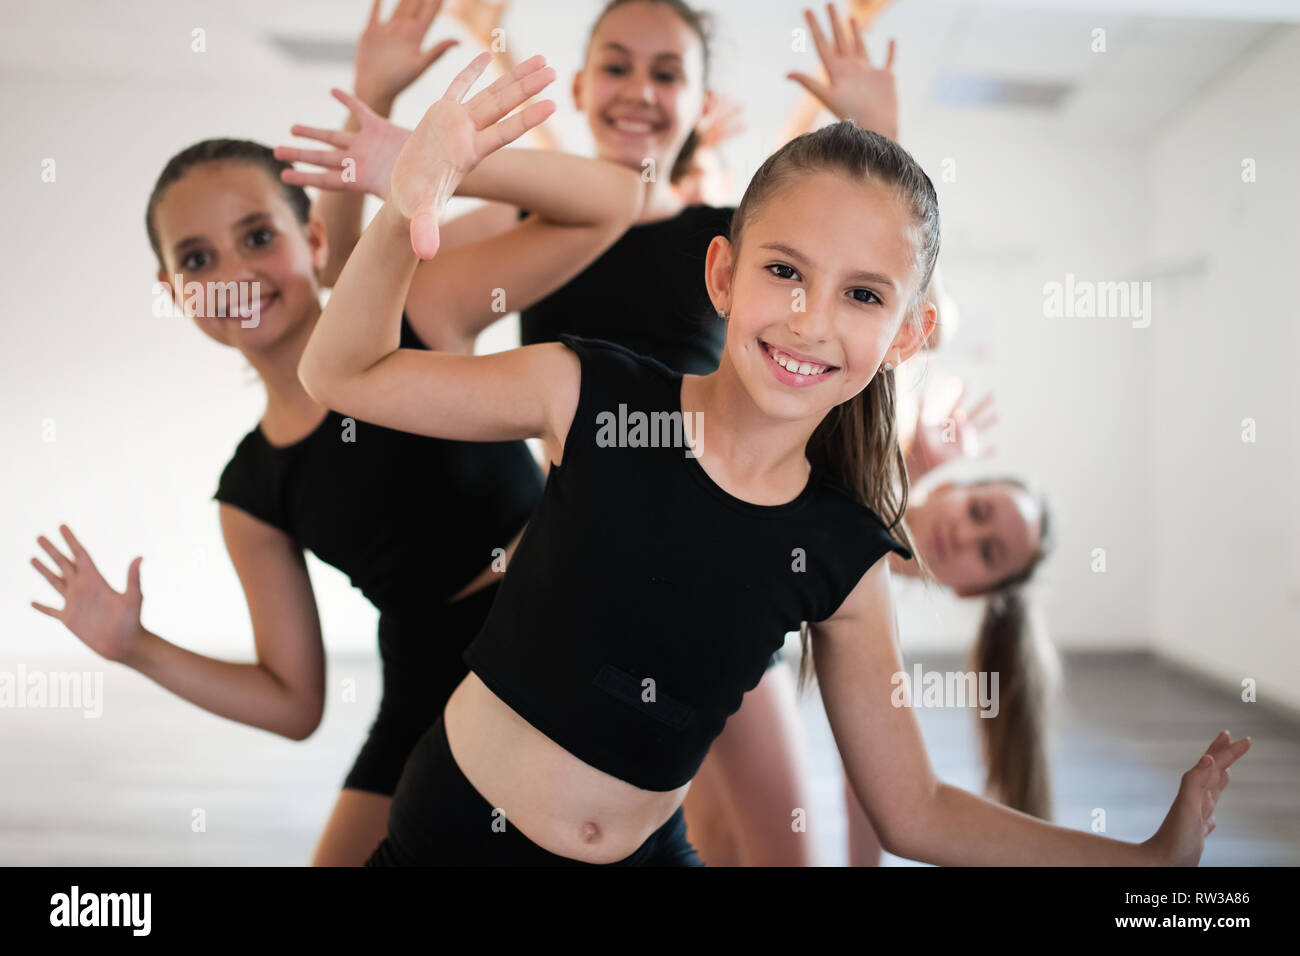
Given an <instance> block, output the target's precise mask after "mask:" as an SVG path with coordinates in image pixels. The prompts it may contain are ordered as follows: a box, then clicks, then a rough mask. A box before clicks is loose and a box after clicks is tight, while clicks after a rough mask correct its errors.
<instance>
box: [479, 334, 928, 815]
mask: <svg viewBox="0 0 1300 956" xmlns="http://www.w3.org/2000/svg"><path fill="white" fill-rule="evenodd" d="M561 341H563V342H564V343H565V344H566V345H568V346H569V347H570V348H571V349H573V351H574V352H576V353H577V355H578V357H579V359H580V362H581V370H582V372H581V374H582V380H581V387H580V391H579V398H578V407H577V411H576V413H575V415H574V419H573V424H572V427H571V428H570V430H569V433H568V436H567V437H566V439H565V446H564V453H563V458H562V460H561V463H560V465H555V466H552V468H551V471H550V474H549V476H548V478H547V484H546V490H545V493H544V495H543V497H542V501H541V504H540V505H538V507H537V510H536V512H535V513H534V514H533V517H532V519H531V520H530V522H529V525H528V528H527V530H526V531H525V532H524V536H523V539H522V541H521V542H520V544H519V548H518V550H517V551H516V553H515V555H514V558H513V560H512V562H511V567H510V573H509V574H507V575H506V576H505V579H504V580H503V581H502V583H501V590H500V592H499V594H498V595H497V598H496V601H495V602H494V603H493V606H492V610H491V611H490V612H489V614H488V619H487V623H486V624H484V626H483V630H482V631H481V632H480V633H479V635H478V636H477V637H476V638H475V639H474V641H473V642H472V643H471V644H470V646H469V648H468V649H467V650H466V652H465V661H466V663H467V664H468V665H469V667H470V669H471V670H472V671H473V672H474V673H475V674H476V675H478V677H479V678H480V679H481V680H482V681H483V682H484V683H485V684H486V685H487V686H488V688H489V689H491V690H492V691H493V693H495V694H496V695H497V696H498V697H500V698H501V699H502V700H503V701H504V702H505V703H506V704H507V705H508V706H509V707H511V708H512V709H513V710H514V711H516V712H517V713H518V714H520V715H521V716H522V717H523V718H524V719H525V720H527V721H528V722H529V723H530V724H532V725H533V726H534V727H536V728H537V729H538V730H540V731H541V732H542V733H544V734H545V735H546V736H548V737H550V738H551V739H552V740H553V741H555V742H556V743H557V744H559V745H560V746H561V747H563V748H564V749H565V750H567V751H569V752H570V753H572V754H573V755H575V756H576V757H578V758H579V759H581V760H582V761H584V762H585V763H588V764H590V765H591V766H593V767H596V768H597V769H600V770H603V771H604V772H606V773H609V774H611V775H613V776H616V777H618V778H620V779H622V780H625V781H627V782H629V783H631V784H633V785H635V786H637V787H641V788H642V789H645V790H656V791H667V790H674V789H676V788H678V787H680V786H682V785H683V784H685V783H686V782H687V781H689V780H690V779H691V777H692V776H693V775H694V774H695V772H696V770H698V769H699V766H700V763H701V762H702V761H703V760H704V756H705V754H706V753H707V751H708V749H709V745H710V744H711V743H712V741H713V740H714V738H716V737H717V735H718V734H719V733H721V731H722V727H723V724H724V723H725V721H726V719H727V717H728V716H729V715H730V714H732V713H734V712H735V711H736V710H737V709H738V708H739V707H740V703H741V698H742V696H743V695H744V693H745V692H746V691H747V690H749V689H751V688H753V687H754V686H755V685H756V684H757V683H758V681H759V679H760V678H761V677H762V675H763V670H764V668H765V666H766V665H767V662H768V658H769V656H770V655H771V653H772V651H773V650H774V649H776V648H777V647H779V646H780V645H781V643H782V641H783V639H784V636H785V634H786V633H787V632H789V631H792V630H798V628H799V625H800V622H802V621H814V622H815V621H821V620H825V619H826V618H829V617H831V616H832V615H833V614H834V613H835V611H836V610H837V609H838V608H839V607H840V606H841V605H842V604H843V602H844V600H845V599H846V598H847V596H848V595H849V593H850V591H852V589H853V588H854V586H855V585H856V584H857V583H858V581H859V580H860V579H861V578H862V576H863V575H864V574H865V573H866V572H867V571H868V570H869V569H870V568H871V567H872V566H873V565H874V564H875V563H876V562H877V561H879V560H880V558H881V557H883V556H884V555H885V553H886V552H888V551H895V552H897V553H898V554H901V555H903V556H904V557H905V558H908V559H910V558H911V556H912V555H911V552H910V551H908V549H907V548H905V547H904V546H903V545H902V544H900V543H899V542H898V541H897V540H896V539H895V538H894V537H892V536H891V535H890V534H889V531H888V529H887V528H886V527H885V525H884V524H883V522H882V521H881V520H880V518H879V517H877V516H876V514H875V513H874V512H873V511H871V509H869V508H867V507H865V506H864V505H862V504H860V503H859V502H858V501H857V500H856V499H855V498H854V497H853V496H852V495H851V494H850V493H849V492H848V491H847V490H846V489H845V488H843V487H842V486H840V485H839V484H838V483H836V482H835V481H834V480H833V479H832V478H831V477H830V476H829V475H826V474H824V473H823V472H822V471H821V470H820V469H818V468H814V469H813V472H812V476H811V478H810V479H809V481H808V483H807V486H806V487H805V488H804V490H803V492H802V493H801V494H800V495H799V496H798V497H796V498H795V499H794V500H793V501H790V502H788V503H786V504H782V505H775V506H761V505H755V504H751V503H748V502H745V501H741V500H740V499H737V498H735V497H733V496H731V495H730V494H728V493H727V492H726V491H724V490H723V489H722V488H720V487H719V486H718V485H717V484H715V483H714V482H713V480H712V479H711V478H710V477H709V476H708V474H707V473H706V472H705V471H704V469H703V467H702V466H701V465H700V463H699V461H697V460H696V459H695V458H694V457H691V456H688V455H687V454H686V446H685V445H684V444H683V443H682V442H681V441H680V439H679V440H678V443H677V444H676V445H673V444H672V441H671V439H672V438H673V437H674V435H673V434H670V433H669V432H665V431H664V430H663V429H664V428H665V427H666V426H665V425H664V424H663V423H664V422H668V423H669V424H671V422H672V416H673V414H674V413H675V414H676V416H677V422H678V423H680V422H681V404H680V402H681V384H682V376H681V375H680V374H679V373H676V372H674V371H672V370H670V369H668V368H667V367H665V366H663V365H661V364H660V363H658V362H656V361H654V360H653V359H648V358H645V357H643V356H639V355H636V354H634V353H633V352H630V351H628V350H627V349H624V348H622V347H621V346H618V345H614V344H611V343H607V342H595V341H589V340H585V339H582V338H578V337H575V336H569V335H563V336H561ZM638 411H640V412H642V413H644V414H645V415H646V416H647V420H648V423H650V427H649V430H648V431H647V429H646V428H645V426H644V425H643V427H642V429H641V431H640V433H638V432H637V431H636V421H637V419H636V413H637V412H638ZM656 415H660V416H663V418H661V419H656V418H654V416H656ZM656 422H657V423H658V425H659V428H658V429H657V430H656V427H655V424H654V423H656ZM705 424H706V427H705V428H704V429H703V432H702V436H701V437H702V440H703V442H704V447H705V448H707V445H708V429H707V423H705ZM677 434H680V430H679V432H678V433H677ZM638 436H639V437H638ZM651 436H654V438H651ZM611 441H613V442H614V444H611ZM638 441H641V442H643V443H649V442H650V441H654V442H655V444H656V445H657V446H658V447H644V446H637V447H634V443H636V442H638ZM619 442H624V444H619ZM866 637H867V635H864V639H865V638H866Z"/></svg>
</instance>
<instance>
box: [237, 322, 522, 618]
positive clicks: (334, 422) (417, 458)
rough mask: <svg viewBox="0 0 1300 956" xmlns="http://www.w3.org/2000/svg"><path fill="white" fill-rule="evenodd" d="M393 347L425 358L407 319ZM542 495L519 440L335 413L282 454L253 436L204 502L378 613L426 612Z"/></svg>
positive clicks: (474, 569)
mask: <svg viewBox="0 0 1300 956" xmlns="http://www.w3.org/2000/svg"><path fill="white" fill-rule="evenodd" d="M401 346H402V348H419V349H422V348H425V345H424V344H423V343H422V342H421V341H420V339H419V338H418V337H417V336H416V334H415V331H414V330H413V329H412V328H411V326H410V323H409V322H408V321H407V320H406V317H405V316H403V317H402V339H401ZM348 423H352V424H350V425H349V424H348ZM541 492H542V477H541V471H540V469H539V468H538V467H537V463H536V460H535V459H534V458H533V456H532V454H531V453H530V452H529V450H528V447H527V446H526V445H525V444H524V443H523V442H522V441H514V442H455V441H444V440H442V439H439V438H428V437H425V436H423V435H413V434H410V433H408V432H401V431H394V430H392V429H389V428H384V427H382V426H379V425H373V424H370V423H368V422H362V421H356V420H354V419H351V418H345V417H344V416H343V415H340V414H339V413H338V412H336V411H334V410H332V409H331V410H330V411H329V412H328V413H327V414H326V416H325V419H324V421H322V422H321V424H320V425H319V426H318V427H317V428H316V430H315V431H313V432H312V433H311V434H310V435H308V436H307V437H306V438H303V439H302V440H301V441H298V442H295V443H294V444H292V445H289V446H288V447H275V446H273V445H271V444H269V443H268V442H267V440H266V438H265V436H263V434H262V431H261V429H260V428H254V429H253V430H252V431H250V432H249V433H248V434H247V435H245V436H244V438H243V440H242V441H240V443H239V446H238V448H236V449H235V454H234V457H232V458H231V459H230V461H229V463H228V464H227V465H226V467H225V470H224V471H223V472H222V473H221V480H220V481H219V483H218V485H217V491H216V494H214V495H213V496H212V497H213V498H214V499H216V500H217V501H224V502H226V503H227V504H231V505H234V506H235V507H237V508H240V509H241V510H243V511H246V512H248V513H249V514H250V515H252V516H253V517H254V518H257V519H259V520H261V521H265V522H266V523H267V524H270V525H274V526H275V527H277V528H280V529H281V530H283V531H285V532H287V533H288V534H290V535H291V536H292V537H293V538H294V540H295V541H297V542H298V543H299V544H301V545H302V546H303V547H304V548H307V549H309V550H311V551H312V552H313V553H314V554H315V555H316V556H317V557H318V558H320V559H321V560H322V561H324V562H325V563H326V564H331V565H333V566H334V567H336V568H338V569H339V570H340V571H343V572H344V573H345V574H347V575H348V577H349V578H350V579H351V581H352V585H353V586H354V587H356V588H359V589H360V590H361V592H362V593H363V594H364V595H365V596H366V597H367V598H368V599H369V600H370V602H371V603H372V604H374V605H375V607H377V608H378V609H379V610H380V611H381V612H385V611H392V612H403V611H405V612H411V611H419V610H421V609H423V610H424V611H425V612H428V611H429V610H430V606H431V605H435V606H436V605H438V604H444V603H446V601H447V600H448V599H449V598H450V597H451V596H452V595H454V594H456V593H457V592H458V591H460V590H461V588H463V587H464V586H465V585H467V584H469V582H470V581H472V580H473V579H474V578H475V577H477V576H478V575H479V573H480V572H482V571H483V569H484V568H486V567H488V566H489V565H490V564H491V563H492V560H493V557H494V555H493V549H495V548H505V547H506V546H507V545H508V544H509V543H510V542H511V540H513V538H514V536H515V535H516V534H517V533H518V532H519V529H520V528H522V527H523V526H524V523H525V522H526V521H527V520H528V516H529V515H530V514H531V513H532V509H533V507H534V506H535V505H536V504H537V501H538V499H539V498H540V497H541Z"/></svg>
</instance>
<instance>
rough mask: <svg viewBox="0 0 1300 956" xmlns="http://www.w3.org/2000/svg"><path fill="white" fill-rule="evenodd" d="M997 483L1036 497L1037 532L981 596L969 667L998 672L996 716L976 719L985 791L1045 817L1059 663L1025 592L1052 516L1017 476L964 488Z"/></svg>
mask: <svg viewBox="0 0 1300 956" xmlns="http://www.w3.org/2000/svg"><path fill="white" fill-rule="evenodd" d="M995 484H1001V485H1012V486H1014V487H1017V488H1019V489H1021V490H1022V491H1024V492H1025V493H1027V494H1030V495H1031V496H1033V497H1034V498H1035V500H1036V503H1037V506H1038V515H1039V519H1038V520H1039V532H1038V547H1037V548H1036V549H1035V551H1034V553H1033V555H1031V556H1030V558H1029V561H1028V562H1027V563H1026V564H1025V566H1024V567H1023V568H1021V569H1020V570H1018V571H1016V572H1014V573H1012V574H1010V575H1008V576H1007V577H1005V578H1003V579H1002V580H1001V581H998V582H996V583H995V584H993V585H992V586H991V587H989V588H988V590H986V591H985V592H984V593H983V597H984V614H983V617H982V618H981V619H980V625H979V631H978V632H977V634H976V637H975V646H974V647H973V648H972V649H971V663H970V667H971V669H972V670H974V671H975V672H976V673H989V674H992V673H996V674H997V675H998V714H997V716H996V717H991V718H988V717H983V716H980V717H977V718H976V720H975V723H976V725H977V727H978V733H979V736H980V747H981V750H982V752H983V758H984V767H985V771H986V777H985V783H984V786H985V789H986V791H987V792H988V793H989V795H990V796H991V797H993V798H994V799H996V800H998V801H1000V802H1001V803H1005V804H1006V805H1007V806H1009V807H1011V808H1013V809H1015V810H1020V811H1021V812H1022V813H1028V814H1030V815H1032V816H1036V817H1041V818H1043V819H1044V820H1050V819H1051V818H1052V775H1051V766H1050V760H1049V757H1050V754H1049V747H1048V729H1049V716H1050V711H1051V703H1052V697H1053V694H1054V692H1055V689H1056V686H1057V682H1058V679H1059V671H1060V663H1059V660H1058V658H1057V655H1056V652H1055V649H1054V648H1053V647H1052V645H1051V643H1050V642H1049V640H1048V636H1047V633H1046V632H1045V630H1044V628H1043V625H1042V622H1041V620H1040V619H1039V618H1038V616H1037V615H1036V614H1035V613H1033V607H1032V605H1031V603H1030V600H1029V597H1028V595H1027V593H1026V591H1025V587H1026V585H1028V583H1029V581H1030V579H1031V578H1032V577H1033V574H1034V572H1035V571H1036V570H1037V569H1038V566H1039V565H1040V564H1041V563H1042V561H1043V559H1044V558H1045V557H1046V556H1047V555H1048V554H1049V553H1050V552H1051V550H1052V548H1053V547H1054V537H1053V529H1052V522H1051V513H1050V511H1049V510H1048V507H1047V500H1046V498H1045V497H1044V496H1043V495H1041V494H1039V495H1033V492H1031V490H1030V488H1029V486H1028V485H1026V484H1025V483H1024V482H1023V481H1021V480H1020V479H1019V478H1010V477H1008V478H984V479H981V480H979V481H973V482H969V483H968V484H967V487H968V488H977V487H980V486H982V485H995Z"/></svg>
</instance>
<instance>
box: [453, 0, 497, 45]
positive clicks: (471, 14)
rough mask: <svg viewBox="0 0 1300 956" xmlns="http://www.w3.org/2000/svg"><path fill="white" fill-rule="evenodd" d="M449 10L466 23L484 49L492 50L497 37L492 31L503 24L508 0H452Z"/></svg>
mask: <svg viewBox="0 0 1300 956" xmlns="http://www.w3.org/2000/svg"><path fill="white" fill-rule="evenodd" d="M448 12H449V13H450V14H451V15H452V16H453V17H455V18H456V19H457V20H459V21H460V22H461V23H463V24H464V25H465V28H466V29H467V30H469V32H470V33H471V34H472V35H473V36H474V39H475V40H477V41H478V42H479V43H481V44H483V47H484V49H487V50H491V49H492V41H493V40H494V39H495V38H494V37H493V36H492V31H493V30H495V29H496V28H497V27H498V26H500V25H501V16H502V14H504V13H505V12H506V0H495V2H493V0H452V4H451V9H450V10H449V11H448Z"/></svg>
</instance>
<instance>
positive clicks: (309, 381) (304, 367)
mask: <svg viewBox="0 0 1300 956" xmlns="http://www.w3.org/2000/svg"><path fill="white" fill-rule="evenodd" d="M298 381H299V382H301V383H302V387H303V389H304V390H305V391H306V392H307V394H308V395H309V396H311V399H312V401H314V402H320V403H321V404H322V405H330V399H329V397H328V392H327V387H328V384H329V381H328V377H327V376H326V375H325V374H324V373H323V372H322V371H321V369H319V368H318V367H317V366H316V365H315V363H313V362H312V361H311V356H310V355H309V354H308V352H307V351H304V352H303V354H302V358H301V359H299V360H298Z"/></svg>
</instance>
